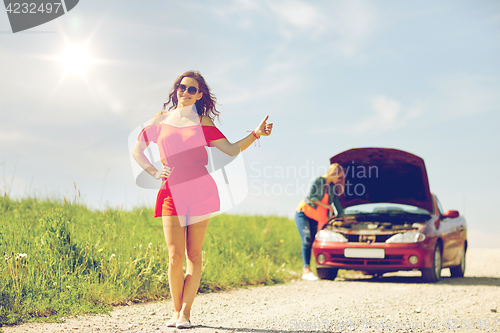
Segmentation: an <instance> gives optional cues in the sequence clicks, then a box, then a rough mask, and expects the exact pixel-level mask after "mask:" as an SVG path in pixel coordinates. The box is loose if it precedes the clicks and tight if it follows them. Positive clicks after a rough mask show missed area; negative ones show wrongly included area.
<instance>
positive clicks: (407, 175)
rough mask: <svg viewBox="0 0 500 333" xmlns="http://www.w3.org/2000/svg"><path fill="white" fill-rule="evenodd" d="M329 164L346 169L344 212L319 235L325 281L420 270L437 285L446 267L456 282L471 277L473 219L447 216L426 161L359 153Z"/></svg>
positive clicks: (386, 152)
mask: <svg viewBox="0 0 500 333" xmlns="http://www.w3.org/2000/svg"><path fill="white" fill-rule="evenodd" d="M330 163H339V164H340V165H342V167H343V169H344V174H345V179H346V183H345V190H344V194H343V195H341V196H340V202H341V204H342V207H343V208H344V210H345V212H344V213H345V214H344V216H339V217H334V218H332V219H331V220H330V221H329V222H328V223H327V224H325V225H324V226H323V228H322V229H321V230H320V231H319V232H318V233H317V234H316V239H315V241H314V243H313V252H314V256H315V258H316V263H317V271H318V277H319V278H321V279H330V280H333V279H335V277H336V276H337V271H338V270H339V269H350V270H359V271H362V272H363V273H365V274H370V275H381V274H383V273H387V272H395V271H408V270H420V271H421V272H422V279H423V281H425V282H436V281H439V279H440V278H441V270H442V269H443V268H447V267H448V268H449V269H450V272H451V276H452V277H463V276H464V272H465V253H466V251H467V225H466V221H465V219H464V217H462V216H460V215H459V213H458V211H456V210H450V211H447V212H444V211H443V209H442V207H441V204H440V203H439V200H438V199H437V197H436V196H435V195H434V194H431V192H430V190H429V182H428V179H427V172H426V170H425V164H424V160H423V159H421V158H420V157H418V156H415V155H413V154H410V153H408V152H404V151H401V150H396V149H387V148H359V149H351V150H347V151H345V152H342V153H340V154H338V155H335V156H333V157H332V158H331V159H330ZM320 228H321V227H319V229H320Z"/></svg>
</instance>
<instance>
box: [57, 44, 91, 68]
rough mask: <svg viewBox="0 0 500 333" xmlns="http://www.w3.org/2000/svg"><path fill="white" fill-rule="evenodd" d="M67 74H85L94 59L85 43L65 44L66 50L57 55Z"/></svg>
mask: <svg viewBox="0 0 500 333" xmlns="http://www.w3.org/2000/svg"><path fill="white" fill-rule="evenodd" d="M59 59H60V61H61V62H62V63H63V64H64V66H65V68H66V73H68V74H80V75H85V72H86V71H87V69H88V68H89V67H90V66H91V65H92V63H94V62H95V61H94V59H93V58H92V56H91V55H90V53H89V50H88V49H87V47H86V46H85V45H67V47H66V51H65V52H64V53H63V54H62V55H61V56H60V57H59Z"/></svg>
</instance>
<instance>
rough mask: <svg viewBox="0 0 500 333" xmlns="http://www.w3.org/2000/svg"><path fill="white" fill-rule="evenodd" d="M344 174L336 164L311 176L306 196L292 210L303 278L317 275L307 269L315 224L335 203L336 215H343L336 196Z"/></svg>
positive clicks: (322, 221) (324, 218)
mask: <svg viewBox="0 0 500 333" xmlns="http://www.w3.org/2000/svg"><path fill="white" fill-rule="evenodd" d="M344 187H345V177H344V172H343V170H342V166H341V165H340V164H337V163H334V164H332V165H330V167H329V168H328V170H327V171H326V173H325V174H324V175H322V176H319V177H317V178H315V179H314V182H313V183H312V186H311V189H310V191H309V194H308V195H307V197H306V198H305V199H304V200H303V201H301V202H300V203H299V205H298V206H297V209H296V211H295V225H296V226H297V230H298V231H299V234H300V238H301V239H302V263H303V273H302V279H304V280H311V281H313V280H317V279H318V277H317V276H316V275H314V273H313V272H311V265H310V262H311V247H312V243H313V242H314V237H315V236H316V232H317V231H318V226H320V227H321V226H323V225H324V224H325V223H327V222H328V218H329V217H330V216H331V215H333V214H334V208H333V206H332V204H333V205H334V206H335V209H336V210H337V216H342V215H344V210H343V209H342V206H341V205H340V201H339V196H340V195H341V194H342V193H344Z"/></svg>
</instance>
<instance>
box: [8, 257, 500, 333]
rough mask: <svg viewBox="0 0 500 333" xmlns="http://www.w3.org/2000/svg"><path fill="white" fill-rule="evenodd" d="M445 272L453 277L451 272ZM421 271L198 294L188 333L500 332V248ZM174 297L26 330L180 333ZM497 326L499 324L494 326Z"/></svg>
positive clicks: (25, 329) (18, 328) (24, 328)
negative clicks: (174, 322) (428, 278)
mask: <svg viewBox="0 0 500 333" xmlns="http://www.w3.org/2000/svg"><path fill="white" fill-rule="evenodd" d="M443 275H445V276H449V273H448V270H447V269H445V270H443ZM419 276H420V273H418V272H407V273H399V274H398V275H397V276H395V274H387V275H384V276H383V277H382V278H378V279H366V278H359V279H345V280H339V279H337V280H335V281H312V282H310V281H294V282H291V283H288V284H284V285H277V286H270V287H255V288H248V289H239V290H233V291H229V292H221V293H214V294H203V295H198V297H197V298H196V300H195V304H194V305H193V310H192V316H191V322H192V323H193V325H194V327H193V328H191V329H185V330H184V331H186V332H193V333H194V332H212V333H215V332H217V333H226V332H277V331H278V332H279V331H298V332H327V331H328V332H346V331H349V332H500V288H499V287H500V249H481V250H479V249H477V250H475V249H471V250H470V251H468V253H467V268H466V274H465V277H464V278H450V277H444V278H443V279H442V280H441V281H440V282H439V283H435V284H424V283H421V282H420V277H419ZM171 311H172V305H171V303H170V301H166V302H157V303H148V304H140V305H133V306H125V307H117V308H116V309H114V310H113V311H112V313H111V316H108V315H98V316H79V317H78V318H66V319H65V322H64V323H61V324H50V323H45V324H35V323H32V324H24V325H19V326H15V327H4V328H3V330H4V331H5V333H14V332H15V333H18V332H99V333H101V332H106V333H107V332H174V331H175V332H177V333H178V332H180V330H178V329H175V328H167V327H165V326H164V322H165V321H166V320H167V319H168V318H169V316H170V313H171ZM494 325H495V327H494Z"/></svg>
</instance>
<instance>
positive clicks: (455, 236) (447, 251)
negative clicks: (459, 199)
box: [434, 196, 461, 266]
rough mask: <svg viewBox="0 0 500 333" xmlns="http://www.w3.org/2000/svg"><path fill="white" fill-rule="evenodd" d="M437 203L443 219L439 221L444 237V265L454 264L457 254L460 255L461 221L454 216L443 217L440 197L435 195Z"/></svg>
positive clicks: (440, 216)
mask: <svg viewBox="0 0 500 333" xmlns="http://www.w3.org/2000/svg"><path fill="white" fill-rule="evenodd" d="M434 198H435V199H436V204H437V207H438V211H439V218H440V219H441V221H440V223H439V231H440V232H441V235H442V239H443V266H448V265H450V264H453V263H454V262H455V261H456V260H457V258H458V257H457V256H459V255H460V253H459V250H460V244H461V238H460V231H459V223H458V220H457V219H454V218H444V217H443V214H444V212H443V207H442V206H441V203H440V202H439V199H438V198H437V197H436V196H435V197H434Z"/></svg>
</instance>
